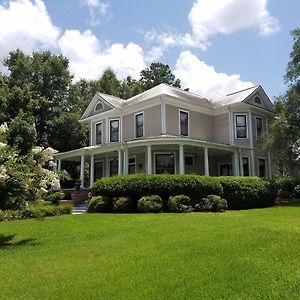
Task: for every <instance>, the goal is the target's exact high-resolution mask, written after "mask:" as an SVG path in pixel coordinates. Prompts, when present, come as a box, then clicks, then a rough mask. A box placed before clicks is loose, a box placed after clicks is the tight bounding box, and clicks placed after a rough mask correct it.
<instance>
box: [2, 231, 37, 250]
mask: <svg viewBox="0 0 300 300" xmlns="http://www.w3.org/2000/svg"><path fill="white" fill-rule="evenodd" d="M15 236H16V235H15V234H8V235H5V234H0V249H1V248H5V247H16V246H17V247H20V246H24V245H28V244H29V245H36V244H37V243H38V242H37V239H23V240H20V241H15V240H14V238H15Z"/></svg>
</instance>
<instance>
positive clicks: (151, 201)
mask: <svg viewBox="0 0 300 300" xmlns="http://www.w3.org/2000/svg"><path fill="white" fill-rule="evenodd" d="M162 207H163V201H162V199H161V197H159V196H158V195H150V196H144V197H142V198H141V199H139V200H138V202H137V210H138V211H139V212H143V213H158V212H161V210H162Z"/></svg>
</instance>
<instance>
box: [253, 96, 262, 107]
mask: <svg viewBox="0 0 300 300" xmlns="http://www.w3.org/2000/svg"><path fill="white" fill-rule="evenodd" d="M254 102H255V103H256V104H259V105H261V103H262V102H261V99H260V98H259V97H258V96H256V97H255V98H254Z"/></svg>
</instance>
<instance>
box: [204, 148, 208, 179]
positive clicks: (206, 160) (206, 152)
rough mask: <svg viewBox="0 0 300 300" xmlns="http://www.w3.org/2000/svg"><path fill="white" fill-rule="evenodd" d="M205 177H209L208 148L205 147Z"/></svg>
mask: <svg viewBox="0 0 300 300" xmlns="http://www.w3.org/2000/svg"><path fill="white" fill-rule="evenodd" d="M203 150H204V175H205V176H209V161H208V148H207V147H204V148H203Z"/></svg>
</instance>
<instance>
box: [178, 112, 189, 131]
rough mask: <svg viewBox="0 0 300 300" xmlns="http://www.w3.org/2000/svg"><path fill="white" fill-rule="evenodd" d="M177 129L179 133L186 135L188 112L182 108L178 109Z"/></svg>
mask: <svg viewBox="0 0 300 300" xmlns="http://www.w3.org/2000/svg"><path fill="white" fill-rule="evenodd" d="M179 121H180V124H179V127H180V128H179V131H180V135H183V136H188V135H189V113H188V112H187V111H184V110H180V111H179Z"/></svg>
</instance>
